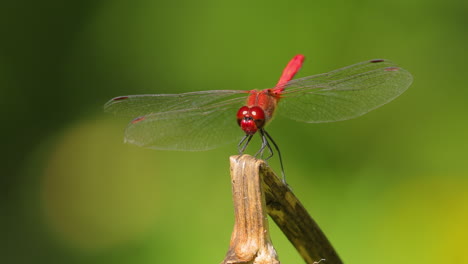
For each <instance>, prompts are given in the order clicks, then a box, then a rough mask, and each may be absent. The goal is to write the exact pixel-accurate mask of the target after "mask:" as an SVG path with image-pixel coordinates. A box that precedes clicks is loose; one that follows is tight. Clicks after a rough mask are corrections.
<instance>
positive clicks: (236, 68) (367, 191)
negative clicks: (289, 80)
mask: <svg viewBox="0 0 468 264" xmlns="http://www.w3.org/2000/svg"><path fill="white" fill-rule="evenodd" d="M467 13H468V2H467V1H458V0H449V1H435V0H429V1H422V0H415V1H399V0H397V1H365V0H359V1H336V0H332V1H289V2H287V1H260V2H258V1H257V2H252V1H240V2H239V1H237V2H234V1H232V2H231V1H224V2H223V1H209V0H200V1H174V2H168V1H149V0H137V1H119V0H117V1H54V0H46V1H29V2H28V1H12V2H10V3H5V4H3V5H2V8H1V9H0V32H1V36H2V40H1V41H0V92H1V95H2V100H1V101H2V102H1V104H0V111H1V113H2V129H1V130H0V133H1V137H2V138H3V140H2V144H1V153H2V168H1V171H2V173H1V175H2V177H0V179H1V182H0V186H1V187H0V188H1V190H0V191H1V192H0V206H1V207H0V209H1V212H2V214H1V217H0V233H1V238H2V241H1V243H2V244H1V247H0V256H1V259H2V261H1V262H2V263H122V264H125V263H182V262H192V263H219V262H220V261H221V260H222V259H223V257H224V254H225V252H226V250H227V248H228V244H229V238H230V232H231V228H232V225H233V210H232V204H231V194H230V190H231V189H230V179H229V167H228V166H229V163H228V157H229V156H230V155H233V154H236V145H235V144H232V145H228V146H225V147H222V148H219V149H216V150H212V151H207V152H170V151H155V150H147V149H142V148H137V147H134V146H129V145H125V144H123V130H124V128H125V125H126V122H127V121H128V120H125V119H119V118H116V117H113V116H109V115H105V114H103V113H102V105H103V104H104V103H105V102H106V101H107V100H108V99H110V98H112V97H114V96H118V95H126V94H139V93H179V92H189V91H197V90H213V89H254V88H268V87H271V86H272V85H274V84H275V82H276V80H277V79H278V77H279V75H280V73H281V70H282V69H283V67H284V65H285V64H286V63H287V61H288V60H289V59H290V58H291V57H292V56H293V55H295V54H298V53H301V54H304V55H305V56H306V57H307V60H306V63H305V65H304V67H303V68H302V70H301V72H300V74H299V76H307V75H312V74H317V73H322V72H326V71H330V70H333V69H335V68H338V67H342V66H346V65H350V64H353V63H356V62H360V61H363V60H367V59H374V58H386V59H390V60H392V61H395V62H397V63H399V65H401V66H402V67H404V68H405V69H407V70H409V71H410V72H411V73H412V74H413V75H414V83H413V85H412V86H411V87H410V89H409V90H408V91H407V92H406V93H404V94H403V95H402V96H400V97H399V98H397V99H396V100H395V101H393V102H391V103H390V104H388V105H385V106H384V107H382V108H379V109H378V110H375V111H373V112H371V113H369V114H367V115H365V116H363V117H361V118H358V119H353V120H349V121H344V122H339V123H329V124H302V123H297V122H294V121H291V120H287V119H284V118H281V117H278V118H277V119H276V120H275V121H274V122H273V123H272V124H271V125H270V127H269V132H270V134H272V135H273V137H274V138H275V140H276V141H277V143H278V144H279V145H280V146H281V149H282V153H283V155H284V160H285V167H286V172H287V175H288V177H289V184H290V185H291V186H292V188H293V189H294V192H295V193H296V195H297V196H298V197H299V198H300V199H301V201H303V203H304V205H305V206H306V207H307V208H308V209H309V212H310V213H311V214H312V215H313V217H314V218H315V219H316V220H317V222H318V223H319V225H320V226H321V227H322V228H323V230H324V232H325V233H326V234H327V235H328V237H329V239H330V240H331V241H332V243H333V244H334V246H335V247H336V250H337V251H338V253H339V254H340V256H341V257H342V258H343V260H344V261H345V262H346V263H381V264H384V263H442V262H443V263H467V262H468V258H467V255H466V253H464V250H465V248H466V245H467V242H468V241H467V239H466V238H467V237H468V227H467V224H466V223H467V222H468V206H467V204H468V192H467V188H468V165H467V161H466V160H467V150H468V119H467V114H468V107H467V104H466V100H467V98H468V89H467V84H468V82H467V81H466V78H467V74H466V72H467V70H468V69H467V67H466V65H467V59H468V58H467V57H468V56H467V52H466V47H468V32H467V29H468V20H467V17H468V16H467ZM464 65H465V66H464ZM233 122H234V120H233ZM239 133H240V136H241V135H242V132H241V131H239ZM255 144H258V142H256V143H255ZM255 144H254V146H252V147H250V148H249V151H248V152H249V153H251V154H253V153H255V148H256V145H255ZM271 166H272V167H273V168H274V169H276V170H278V168H279V166H278V163H277V160H276V158H273V159H272V161H271ZM271 228H272V239H273V242H274V244H275V246H276V248H277V250H278V254H279V256H280V259H281V261H282V262H283V263H301V262H302V260H301V259H300V257H299V255H298V254H297V253H296V252H295V251H294V249H293V248H292V247H291V246H290V245H289V243H288V241H287V240H286V239H285V238H284V236H283V235H282V234H281V233H280V232H279V231H278V230H277V229H276V227H275V226H274V224H273V223H271Z"/></svg>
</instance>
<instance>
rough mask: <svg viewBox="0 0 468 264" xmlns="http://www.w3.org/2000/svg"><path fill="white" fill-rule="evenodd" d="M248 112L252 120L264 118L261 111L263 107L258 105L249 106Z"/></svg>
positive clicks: (263, 113)
mask: <svg viewBox="0 0 468 264" xmlns="http://www.w3.org/2000/svg"><path fill="white" fill-rule="evenodd" d="M250 114H251V115H252V117H253V119H254V120H265V112H263V109H262V108H260V107H258V106H254V107H252V108H250Z"/></svg>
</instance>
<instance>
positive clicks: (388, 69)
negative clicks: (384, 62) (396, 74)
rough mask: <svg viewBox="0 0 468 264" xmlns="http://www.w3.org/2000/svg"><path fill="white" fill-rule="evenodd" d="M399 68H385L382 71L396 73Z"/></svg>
mask: <svg viewBox="0 0 468 264" xmlns="http://www.w3.org/2000/svg"><path fill="white" fill-rule="evenodd" d="M399 69H400V68H398V67H387V68H385V69H384V71H398V70H399Z"/></svg>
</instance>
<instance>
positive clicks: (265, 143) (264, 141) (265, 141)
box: [260, 129, 273, 160]
mask: <svg viewBox="0 0 468 264" xmlns="http://www.w3.org/2000/svg"><path fill="white" fill-rule="evenodd" d="M265 133H266V131H265V130H264V129H261V130H260V136H261V137H262V148H261V150H262V152H261V154H260V157H261V159H263V160H269V159H270V158H271V157H273V149H272V148H271V146H270V142H268V138H267V137H266V135H265ZM265 148H267V149H268V151H269V152H270V155H269V156H268V157H266V158H265V157H263V152H264V150H265Z"/></svg>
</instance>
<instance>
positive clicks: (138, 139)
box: [104, 91, 248, 151]
mask: <svg viewBox="0 0 468 264" xmlns="http://www.w3.org/2000/svg"><path fill="white" fill-rule="evenodd" d="M246 93H248V91H203V92H193V93H184V94H169V95H168V94H161V95H132V96H121V97H116V98H114V99H112V100H110V101H109V102H108V103H107V104H106V105H105V106H104V107H105V110H106V111H107V112H112V113H115V114H118V115H127V116H133V117H136V116H138V117H137V118H135V119H134V120H133V121H131V122H130V123H129V125H128V126H127V129H126V130H125V141H126V142H128V143H131V144H135V145H138V146H143V147H147V148H154V149H165V150H186V151H198V150H208V149H212V148H215V147H217V146H219V145H222V144H224V143H229V142H233V141H235V140H237V139H240V138H241V137H242V136H243V132H242V130H241V129H240V128H239V126H238V125H237V121H236V113H237V111H238V109H239V108H240V107H241V106H242V105H243V104H244V103H245V100H246ZM240 96H242V97H240Z"/></svg>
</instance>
